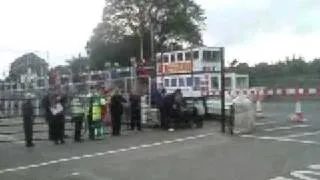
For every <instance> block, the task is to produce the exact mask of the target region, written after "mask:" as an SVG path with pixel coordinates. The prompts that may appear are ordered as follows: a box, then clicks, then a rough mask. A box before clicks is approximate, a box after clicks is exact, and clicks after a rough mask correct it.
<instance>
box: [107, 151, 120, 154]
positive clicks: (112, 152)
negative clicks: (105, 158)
mask: <svg viewBox="0 0 320 180" xmlns="http://www.w3.org/2000/svg"><path fill="white" fill-rule="evenodd" d="M117 152H119V151H107V153H108V154H115V153H117Z"/></svg>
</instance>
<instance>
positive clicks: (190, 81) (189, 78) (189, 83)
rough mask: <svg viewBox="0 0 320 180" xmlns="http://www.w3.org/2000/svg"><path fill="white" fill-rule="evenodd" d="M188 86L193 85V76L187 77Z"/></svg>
mask: <svg viewBox="0 0 320 180" xmlns="http://www.w3.org/2000/svg"><path fill="white" fill-rule="evenodd" d="M187 86H188V87H191V86H192V78H191V77H188V78H187Z"/></svg>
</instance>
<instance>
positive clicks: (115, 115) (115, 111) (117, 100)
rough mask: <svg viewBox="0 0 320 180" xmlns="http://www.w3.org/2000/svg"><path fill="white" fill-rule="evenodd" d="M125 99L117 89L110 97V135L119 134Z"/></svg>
mask: <svg viewBox="0 0 320 180" xmlns="http://www.w3.org/2000/svg"><path fill="white" fill-rule="evenodd" d="M125 102H126V100H125V99H124V98H123V96H122V95H121V94H120V91H119V89H117V90H115V94H114V95H113V96H112V98H111V105H110V113H111V121H112V135H113V136H119V135H120V130H121V116H122V114H123V105H122V103H125Z"/></svg>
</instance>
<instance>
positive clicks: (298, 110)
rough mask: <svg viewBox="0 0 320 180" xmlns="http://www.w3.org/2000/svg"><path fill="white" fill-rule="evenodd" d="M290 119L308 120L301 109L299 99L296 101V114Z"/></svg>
mask: <svg viewBox="0 0 320 180" xmlns="http://www.w3.org/2000/svg"><path fill="white" fill-rule="evenodd" d="M290 121H292V122H305V121H306V119H305V118H304V116H303V112H302V111H301V103H300V101H299V100H298V101H297V102H296V111H295V114H294V115H292V116H291V117H290Z"/></svg>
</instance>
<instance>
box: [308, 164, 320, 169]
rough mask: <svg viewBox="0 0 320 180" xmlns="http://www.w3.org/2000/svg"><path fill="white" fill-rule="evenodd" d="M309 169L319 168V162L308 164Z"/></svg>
mask: <svg viewBox="0 0 320 180" xmlns="http://www.w3.org/2000/svg"><path fill="white" fill-rule="evenodd" d="M309 169H313V170H320V164H312V165H310V166H309Z"/></svg>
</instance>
